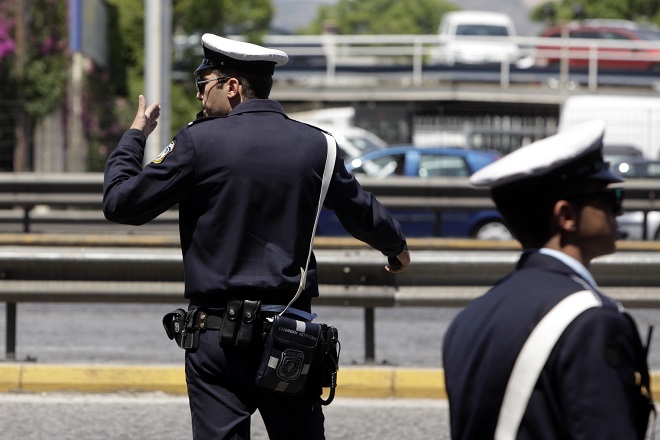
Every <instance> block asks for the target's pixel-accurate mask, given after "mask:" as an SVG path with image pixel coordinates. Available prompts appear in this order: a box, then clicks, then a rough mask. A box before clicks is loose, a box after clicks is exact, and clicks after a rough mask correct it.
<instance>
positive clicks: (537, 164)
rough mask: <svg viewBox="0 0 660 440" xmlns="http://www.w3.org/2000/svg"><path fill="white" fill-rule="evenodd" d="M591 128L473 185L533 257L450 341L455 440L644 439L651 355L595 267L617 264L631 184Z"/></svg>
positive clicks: (494, 168)
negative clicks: (611, 258) (486, 193)
mask: <svg viewBox="0 0 660 440" xmlns="http://www.w3.org/2000/svg"><path fill="white" fill-rule="evenodd" d="M603 134H604V124H603V123H602V122H601V121H590V122H586V123H584V124H582V125H579V126H577V127H575V128H574V129H572V130H569V131H565V132H560V133H559V134H557V135H554V136H551V137H548V138H546V139H543V140H541V141H538V142H535V143H532V144H530V145H527V146H525V147H522V148H520V149H519V150H517V151H515V152H513V153H511V154H509V155H507V156H505V157H504V158H502V159H500V160H499V161H497V162H495V163H493V164H491V165H490V166H488V167H486V168H484V169H483V170H481V171H479V172H477V173H475V174H474V175H473V176H472V178H471V182H472V184H474V185H475V186H479V187H489V188H490V189H491V195H492V198H493V200H494V201H495V204H496V206H497V208H498V210H499V211H500V212H501V214H502V216H503V217H504V220H505V221H506V223H507V225H508V226H509V228H510V230H511V232H512V233H513V235H514V236H515V237H516V239H517V240H518V241H520V243H521V244H522V246H523V249H524V252H523V254H522V256H521V258H520V260H519V262H518V264H517V266H516V268H515V271H514V272H512V273H511V274H510V275H508V276H507V277H505V278H504V279H502V280H500V281H499V282H498V283H497V284H496V285H495V286H494V287H493V288H492V289H491V290H490V291H489V292H487V293H486V294H485V295H484V296H482V297H480V298H478V299H476V300H475V301H473V302H472V303H471V304H470V305H468V306H467V307H466V308H465V309H464V310H463V311H462V312H461V313H460V314H459V315H458V316H457V317H456V319H455V320H454V322H452V324H451V325H450V327H449V329H448V331H447V333H446V335H445V339H444V345H443V363H444V371H445V380H446V386H447V394H448V396H449V409H450V421H451V437H452V439H453V440H459V439H493V438H494V439H497V440H504V439H519V440H521V439H535V440H538V439H574V440H579V439H584V440H593V439H627V440H632V439H642V438H644V436H645V432H646V427H647V422H648V416H649V411H650V410H651V408H652V402H651V393H650V389H649V374H648V366H647V363H646V347H644V346H643V344H642V342H641V340H640V336H639V334H638V331H637V328H636V325H635V323H634V322H633V320H632V318H631V317H630V316H629V315H628V314H627V313H626V311H625V310H624V309H623V308H622V307H621V305H620V304H618V303H616V302H615V301H613V300H612V299H610V298H608V297H607V296H605V295H604V294H602V293H601V292H600V289H599V288H598V286H597V285H596V282H595V281H594V279H593V277H592V275H591V273H590V272H589V265H590V262H591V260H592V259H594V258H596V257H598V256H601V255H606V254H610V253H612V252H614V250H615V240H616V239H617V223H616V216H617V215H619V214H620V213H621V212H622V211H621V202H622V195H623V194H622V190H621V189H620V188H610V187H608V185H609V184H611V183H617V182H621V179H620V178H619V177H617V176H616V175H614V174H612V173H611V172H610V171H609V167H608V164H607V163H605V162H604V161H603V156H602V145H603V144H602V140H603Z"/></svg>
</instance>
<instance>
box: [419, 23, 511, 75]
mask: <svg viewBox="0 0 660 440" xmlns="http://www.w3.org/2000/svg"><path fill="white" fill-rule="evenodd" d="M516 35H517V34H516V29H515V27H514V25H513V21H511V19H510V18H509V16H507V15H506V14H502V13H500V12H486V11H453V12H447V13H445V14H444V15H443V16H442V20H441V22H440V29H439V37H440V45H439V47H438V48H437V49H435V50H434V51H433V52H432V53H431V62H432V63H435V64H446V65H448V66H453V65H454V64H489V63H502V62H508V63H511V64H513V63H515V62H516V61H518V60H519V59H520V57H521V54H520V48H519V47H518V45H517V44H516V42H515V41H514V40H513V38H515V37H516Z"/></svg>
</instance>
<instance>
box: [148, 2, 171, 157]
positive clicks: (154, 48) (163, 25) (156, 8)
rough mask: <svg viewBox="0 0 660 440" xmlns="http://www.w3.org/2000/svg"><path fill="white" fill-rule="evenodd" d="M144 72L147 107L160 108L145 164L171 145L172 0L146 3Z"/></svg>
mask: <svg viewBox="0 0 660 440" xmlns="http://www.w3.org/2000/svg"><path fill="white" fill-rule="evenodd" d="M144 14H145V27H144V44H145V47H144V54H145V56H144V62H145V66H144V73H145V79H144V81H145V98H146V100H147V106H149V105H150V104H152V103H154V102H156V101H158V102H159V103H160V106H161V109H162V111H161V113H160V118H159V119H158V127H156V130H154V131H153V133H151V135H150V136H149V138H148V139H147V146H146V148H145V152H144V163H145V164H147V163H149V162H151V161H152V160H153V159H154V158H155V157H156V156H157V155H158V153H160V151H161V150H162V149H163V148H164V147H165V146H166V145H167V144H168V143H169V142H170V111H171V105H170V95H171V90H170V87H171V79H170V78H171V70H172V61H171V59H172V57H171V46H172V44H171V41H172V0H145V8H144Z"/></svg>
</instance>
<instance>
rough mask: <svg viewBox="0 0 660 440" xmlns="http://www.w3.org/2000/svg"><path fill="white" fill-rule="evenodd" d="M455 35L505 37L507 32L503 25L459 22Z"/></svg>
mask: <svg viewBox="0 0 660 440" xmlns="http://www.w3.org/2000/svg"><path fill="white" fill-rule="evenodd" d="M456 35H477V36H489V37H506V36H507V35H509V32H508V31H507V28H505V27H504V26H495V25H488V24H461V25H458V26H457V27H456Z"/></svg>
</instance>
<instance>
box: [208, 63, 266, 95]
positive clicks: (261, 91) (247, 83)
mask: <svg viewBox="0 0 660 440" xmlns="http://www.w3.org/2000/svg"><path fill="white" fill-rule="evenodd" d="M215 71H216V72H217V73H218V74H219V75H226V76H231V77H232V78H236V79H238V80H239V81H240V83H241V85H242V86H243V97H244V98H245V99H268V97H269V96H270V91H271V89H272V88H273V77H272V76H271V75H260V74H257V73H248V72H239V71H237V70H232V69H215Z"/></svg>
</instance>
